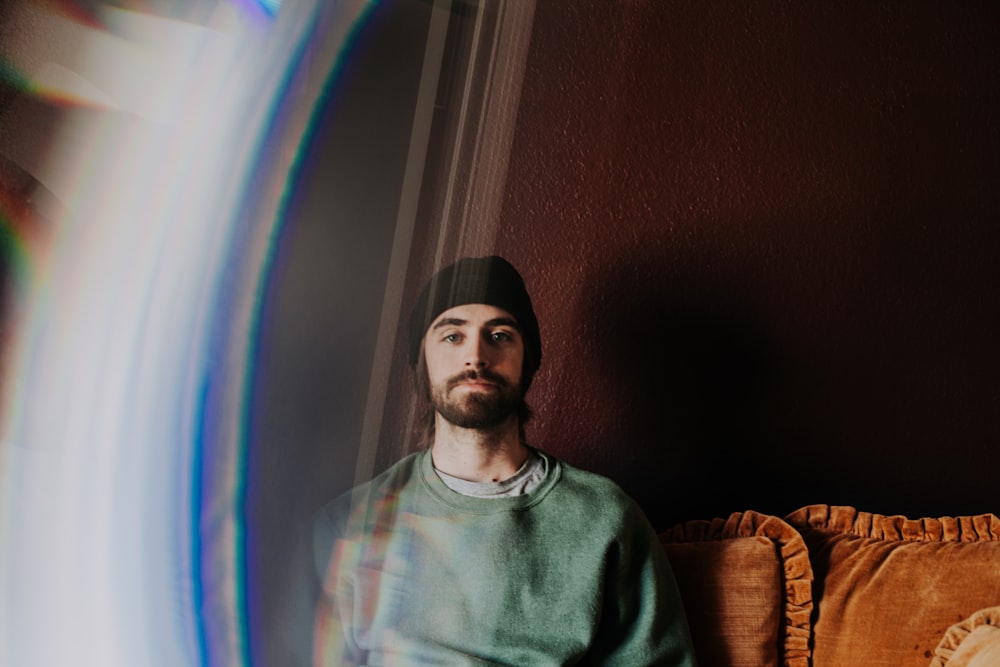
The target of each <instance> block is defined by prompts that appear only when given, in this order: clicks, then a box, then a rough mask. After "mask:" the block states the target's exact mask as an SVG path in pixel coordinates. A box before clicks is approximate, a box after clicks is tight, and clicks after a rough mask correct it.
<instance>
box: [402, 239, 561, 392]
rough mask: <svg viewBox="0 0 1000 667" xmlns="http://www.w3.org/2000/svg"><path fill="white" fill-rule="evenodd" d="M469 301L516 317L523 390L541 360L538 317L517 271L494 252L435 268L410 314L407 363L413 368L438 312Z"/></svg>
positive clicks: (529, 382)
mask: <svg viewBox="0 0 1000 667" xmlns="http://www.w3.org/2000/svg"><path fill="white" fill-rule="evenodd" d="M469 303H483V304H486V305H489V306H495V307H497V308H502V309H503V310H506V311H507V312H508V313H510V314H511V315H513V316H514V319H516V320H517V324H518V326H519V327H520V328H521V338H522V339H523V340H524V349H525V353H526V354H525V359H524V369H523V378H522V381H523V384H524V388H525V389H527V387H528V385H529V384H531V378H532V376H534V374H535V371H537V370H538V366H539V365H540V364H541V361H542V339H541V336H540V335H539V333H538V320H537V319H535V311H534V310H533V309H532V307H531V298H530V297H529V296H528V290H526V289H525V287H524V280H523V279H522V278H521V274H519V273H518V272H517V269H515V268H514V267H513V266H511V265H510V262H508V261H507V260H505V259H504V258H503V257H497V256H496V255H494V256H491V257H467V258H465V259H460V260H458V261H457V262H455V263H454V264H452V265H451V266H446V267H445V268H443V269H441V270H440V271H438V272H437V273H436V274H434V276H433V277H432V278H431V280H430V282H428V283H427V286H426V287H424V290H423V291H422V292H421V293H420V297H419V298H418V299H417V305H416V306H414V307H413V313H412V314H411V315H410V366H411V367H416V365H417V360H418V359H419V358H420V346H421V344H422V343H423V340H424V334H425V333H427V329H428V327H430V326H431V324H433V323H434V320H436V319H437V318H438V315H440V314H441V313H443V312H444V311H446V310H448V309H449V308H454V307H455V306H463V305H465V304H469Z"/></svg>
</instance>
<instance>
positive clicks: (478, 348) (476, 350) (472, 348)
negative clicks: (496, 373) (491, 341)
mask: <svg viewBox="0 0 1000 667" xmlns="http://www.w3.org/2000/svg"><path fill="white" fill-rule="evenodd" d="M488 364H489V355H488V350H487V345H486V341H484V340H483V339H481V338H479V337H475V338H470V339H469V344H468V346H467V349H466V356H465V365H466V366H471V367H472V368H484V367H485V366H487V365H488Z"/></svg>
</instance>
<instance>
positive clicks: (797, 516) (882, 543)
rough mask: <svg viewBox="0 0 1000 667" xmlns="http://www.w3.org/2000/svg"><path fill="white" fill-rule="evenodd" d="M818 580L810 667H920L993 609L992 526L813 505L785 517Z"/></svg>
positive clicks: (996, 529)
mask: <svg viewBox="0 0 1000 667" xmlns="http://www.w3.org/2000/svg"><path fill="white" fill-rule="evenodd" d="M786 521H788V523H790V524H791V525H792V526H794V527H795V528H797V529H798V531H799V532H800V533H801V534H802V537H803V538H804V539H805V542H806V544H807V545H808V548H809V555H810V558H811V560H812V567H813V571H814V573H815V576H816V582H815V586H814V598H815V611H814V617H813V636H814V644H813V652H812V657H813V667H842V666H843V665H868V666H871V667H880V666H881V667H927V665H928V664H929V663H930V661H931V658H932V657H933V655H934V649H935V647H936V646H937V645H938V643H939V641H940V640H941V637H942V635H944V633H945V631H946V630H947V629H948V627H949V626H951V625H952V624H953V623H955V622H956V621H958V620H960V619H963V618H967V617H968V616H969V615H970V614H972V613H973V612H975V611H977V610H979V609H982V608H984V607H987V606H991V605H995V604H996V603H997V601H998V600H1000V519H997V517H996V516H994V515H992V514H984V515H980V516H972V517H958V518H951V517H945V518H941V519H907V518H906V517H903V516H882V515H879V514H871V513H868V512H859V511H857V510H856V509H854V508H851V507H842V506H828V505H812V506H809V507H804V508H802V509H800V510H798V511H796V512H794V513H792V514H790V515H789V516H788V517H786Z"/></svg>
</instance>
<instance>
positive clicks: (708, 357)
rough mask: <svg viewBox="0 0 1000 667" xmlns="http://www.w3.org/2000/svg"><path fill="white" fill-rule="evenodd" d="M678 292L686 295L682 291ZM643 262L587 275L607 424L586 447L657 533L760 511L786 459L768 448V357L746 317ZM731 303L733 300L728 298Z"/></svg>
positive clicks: (771, 501)
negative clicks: (600, 435) (731, 514)
mask: <svg viewBox="0 0 1000 667" xmlns="http://www.w3.org/2000/svg"><path fill="white" fill-rule="evenodd" d="M682 284H683V285H684V289H685V291H684V292H682V291H681V289H680V286H681V285H682ZM690 286H691V283H690V282H688V281H683V282H682V281H680V280H678V276H677V275H676V273H675V272H673V271H671V270H669V269H667V268H661V267H659V266H656V265H653V264H646V265H641V264H640V265H636V264H633V263H628V262H621V263H619V264H616V265H615V266H613V267H610V268H608V269H606V270H605V271H603V272H601V271H598V272H596V275H595V278H594V280H593V281H592V283H591V284H590V286H589V290H588V293H589V294H592V295H593V298H591V299H588V301H587V304H588V305H587V306H586V309H587V312H585V313H583V317H582V318H581V319H582V321H584V322H592V323H600V324H599V326H598V327H597V330H596V331H595V332H594V333H595V336H594V344H595V345H596V356H597V358H598V364H599V369H600V372H601V374H602V377H603V382H602V386H601V387H599V388H595V391H599V392H600V393H601V396H600V397H598V398H599V400H600V402H601V403H602V404H604V405H605V406H606V408H607V413H608V414H609V415H614V416H613V417H611V419H612V424H611V429H610V430H609V431H606V432H605V433H606V435H605V436H603V437H606V438H609V439H613V440H614V442H596V443H593V444H594V446H595V451H597V452H601V453H602V454H601V455H605V454H603V453H605V452H607V453H608V454H607V455H608V456H609V460H608V461H606V462H601V466H602V468H601V469H602V470H604V471H606V474H608V475H609V476H610V477H612V478H614V479H615V480H616V481H618V482H619V483H620V484H621V485H622V486H623V487H624V488H625V490H626V491H627V492H628V493H629V494H630V495H632V497H633V498H635V499H636V501H637V502H639V504H640V505H641V506H642V507H643V509H644V510H645V511H646V513H647V515H648V516H649V519H650V521H651V522H652V523H653V525H654V526H655V527H657V528H658V529H662V528H666V527H668V526H669V525H672V524H673V523H676V522H679V521H682V520H687V519H690V518H692V517H698V518H710V517H714V516H727V515H728V513H729V512H732V511H735V510H742V509H757V510H759V511H768V510H771V509H773V507H774V505H776V504H781V499H777V498H770V497H769V494H770V493H771V490H772V489H777V488H780V486H781V481H782V479H787V478H788V477H789V476H790V475H791V474H792V471H791V470H790V464H789V463H785V462H782V460H781V459H782V457H781V456H779V455H778V453H777V452H775V451H774V449H773V441H774V438H773V435H772V429H771V424H770V421H771V414H772V411H771V410H770V409H769V406H770V405H771V401H772V389H773V383H774V373H775V370H774V369H775V366H774V359H773V354H772V351H771V350H770V349H769V345H768V341H767V340H765V339H764V338H763V337H762V336H761V334H760V333H759V329H758V327H757V326H755V323H754V322H753V321H752V319H750V318H749V317H745V316H742V315H741V314H740V312H739V310H740V309H739V308H738V307H737V306H736V305H735V304H733V303H730V302H727V300H726V299H719V298H718V297H717V295H715V294H710V293H708V292H706V293H703V294H693V293H692V292H691V290H690ZM729 301H731V299H730V300H729Z"/></svg>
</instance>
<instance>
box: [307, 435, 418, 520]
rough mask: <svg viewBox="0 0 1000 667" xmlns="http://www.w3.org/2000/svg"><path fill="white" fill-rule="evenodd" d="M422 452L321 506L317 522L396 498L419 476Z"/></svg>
mask: <svg viewBox="0 0 1000 667" xmlns="http://www.w3.org/2000/svg"><path fill="white" fill-rule="evenodd" d="M422 454H423V452H422V451H421V452H415V453H413V454H410V455H408V456H406V457H404V458H402V459H400V460H399V461H397V462H395V463H393V464H392V465H391V466H389V467H388V468H386V469H385V470H383V471H382V472H380V473H379V474H377V475H376V476H375V477H373V478H372V479H371V480H369V481H367V482H363V483H361V484H358V485H357V486H355V487H353V488H351V489H350V490H348V491H345V492H344V493H342V494H340V495H339V496H337V497H335V498H334V499H333V500H330V501H329V502H327V503H326V504H325V505H323V506H322V507H321V508H320V509H319V511H318V512H317V513H316V514H317V520H320V519H322V518H323V517H326V518H327V519H331V520H333V519H343V518H344V517H345V515H346V514H347V513H348V512H349V511H350V510H351V508H352V507H353V508H356V507H359V506H362V505H367V504H370V503H372V502H376V501H378V500H379V499H381V498H384V497H388V496H396V495H398V494H399V493H400V492H401V491H402V490H403V489H405V488H406V486H407V485H409V484H410V483H412V482H413V481H414V480H415V479H416V478H417V476H418V475H419V466H420V458H421V455H422Z"/></svg>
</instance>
